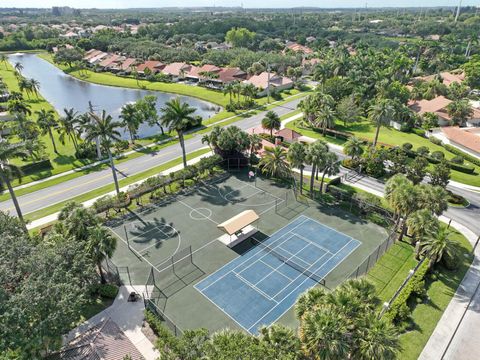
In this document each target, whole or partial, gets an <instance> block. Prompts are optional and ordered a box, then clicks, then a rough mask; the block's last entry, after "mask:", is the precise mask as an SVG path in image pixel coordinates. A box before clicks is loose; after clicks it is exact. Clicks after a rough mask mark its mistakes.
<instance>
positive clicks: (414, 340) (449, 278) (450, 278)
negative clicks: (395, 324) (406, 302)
mask: <svg viewBox="0 0 480 360" xmlns="http://www.w3.org/2000/svg"><path fill="white" fill-rule="evenodd" d="M452 231H453V239H454V240H455V241H456V242H457V244H458V249H459V252H460V259H461V264H460V266H459V268H458V269H457V270H447V269H445V268H444V267H442V266H438V267H437V269H436V270H435V273H436V275H437V277H438V280H436V281H432V280H431V279H428V280H427V282H426V283H427V287H428V290H427V294H428V300H427V301H425V302H424V303H422V304H418V305H417V306H416V307H415V309H414V310H413V313H412V320H413V323H414V326H413V329H411V330H410V331H408V332H407V333H405V334H403V335H401V337H400V342H401V345H402V348H403V350H402V353H401V355H402V356H401V359H405V360H415V359H417V358H418V356H419V355H420V353H421V352H422V350H423V348H424V346H425V344H426V343H427V341H428V339H429V338H430V335H431V334H432V333H433V330H434V329H435V327H436V326H437V323H438V321H439V320H440V318H441V317H442V315H443V312H444V311H445V309H446V308H447V306H448V304H449V302H450V300H451V299H452V297H453V295H454V294H455V291H456V290H457V288H458V285H459V284H460V282H461V281H462V279H463V277H464V276H465V273H466V272H467V270H468V268H469V267H470V264H471V263H472V260H473V256H472V255H471V251H472V246H471V244H470V243H469V242H468V240H467V239H466V238H465V237H464V236H463V235H462V234H460V233H459V232H457V231H455V230H453V229H452ZM464 254H467V256H464Z"/></svg>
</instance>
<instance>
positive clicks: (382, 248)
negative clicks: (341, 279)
mask: <svg viewBox="0 0 480 360" xmlns="http://www.w3.org/2000/svg"><path fill="white" fill-rule="evenodd" d="M396 237H397V233H396V232H394V231H392V232H391V233H390V235H389V236H388V237H387V238H386V239H385V240H384V241H383V242H382V243H381V244H380V245H378V246H377V247H376V248H375V250H374V251H373V252H372V253H370V255H368V256H367V257H366V258H365V259H363V261H362V262H361V263H360V265H358V267H357V268H356V269H355V270H354V271H352V273H351V274H350V275H349V276H348V277H347V279H357V278H358V277H361V276H363V275H366V274H367V273H368V272H369V271H370V269H371V268H372V267H373V266H374V265H375V264H376V263H377V261H378V259H380V257H381V256H382V255H383V254H385V253H386V252H387V251H388V249H390V247H391V246H392V245H393V244H394V243H395V239H396Z"/></svg>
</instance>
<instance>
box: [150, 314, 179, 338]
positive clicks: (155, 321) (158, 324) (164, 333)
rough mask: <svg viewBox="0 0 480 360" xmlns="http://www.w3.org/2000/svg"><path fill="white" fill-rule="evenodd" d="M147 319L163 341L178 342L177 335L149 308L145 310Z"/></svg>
mask: <svg viewBox="0 0 480 360" xmlns="http://www.w3.org/2000/svg"><path fill="white" fill-rule="evenodd" d="M144 315H145V321H146V322H147V323H148V325H150V328H151V329H152V331H153V332H154V333H155V335H156V336H157V337H158V338H159V339H160V340H161V341H162V343H168V342H176V340H177V339H176V337H175V336H174V335H173V334H172V333H171V332H170V331H169V330H168V329H167V328H166V327H165V326H163V324H162V321H161V320H160V319H159V318H158V317H157V315H155V314H154V313H153V312H152V311H150V310H149V309H146V310H145V312H144Z"/></svg>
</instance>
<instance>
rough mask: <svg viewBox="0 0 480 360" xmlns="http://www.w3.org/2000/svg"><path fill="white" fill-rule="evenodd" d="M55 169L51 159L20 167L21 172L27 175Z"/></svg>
mask: <svg viewBox="0 0 480 360" xmlns="http://www.w3.org/2000/svg"><path fill="white" fill-rule="evenodd" d="M51 169H53V166H52V163H51V162H50V160H49V159H45V160H41V161H37V162H34V163H31V164H26V165H23V166H21V167H20V170H21V171H22V173H23V174H25V175H30V174H33V173H35V172H38V171H44V170H51Z"/></svg>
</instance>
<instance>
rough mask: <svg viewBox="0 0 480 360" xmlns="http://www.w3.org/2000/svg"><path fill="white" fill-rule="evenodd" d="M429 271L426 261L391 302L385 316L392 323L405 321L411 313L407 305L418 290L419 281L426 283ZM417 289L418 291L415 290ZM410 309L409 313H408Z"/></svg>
mask: <svg viewBox="0 0 480 360" xmlns="http://www.w3.org/2000/svg"><path fill="white" fill-rule="evenodd" d="M427 271H428V261H424V262H423V263H422V264H421V265H420V266H419V268H418V269H417V272H416V273H415V274H413V276H412V277H411V278H410V280H409V281H408V283H407V284H406V285H405V286H404V287H403V289H402V290H400V293H399V294H398V296H397V297H396V298H395V300H394V301H393V302H392V303H391V304H390V308H389V309H388V310H387V311H386V312H385V314H384V318H385V319H387V320H390V321H391V322H392V323H395V324H398V323H401V322H403V321H405V320H406V319H407V318H408V316H409V315H410V309H409V307H408V305H407V302H408V301H409V299H410V297H411V296H412V294H415V293H416V291H418V288H419V286H420V285H419V283H423V285H425V281H424V279H425V275H426V273H427ZM415 290H416V291H415ZM417 293H418V292H417ZM407 310H408V313H407Z"/></svg>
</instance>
